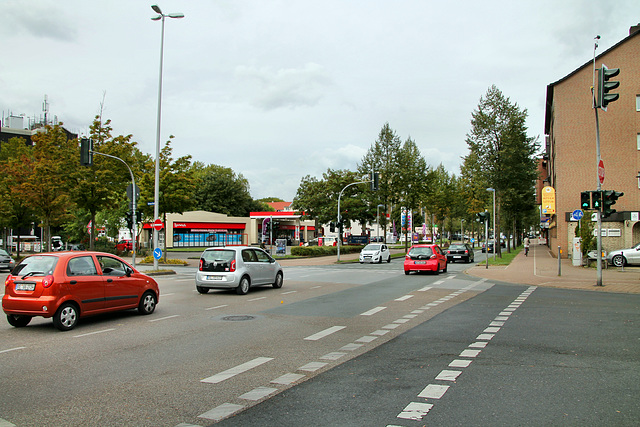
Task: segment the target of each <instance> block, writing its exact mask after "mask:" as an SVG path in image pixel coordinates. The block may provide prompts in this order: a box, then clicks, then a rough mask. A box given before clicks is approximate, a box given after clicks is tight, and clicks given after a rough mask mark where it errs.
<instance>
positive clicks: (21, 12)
mask: <svg viewBox="0 0 640 427" xmlns="http://www.w3.org/2000/svg"><path fill="white" fill-rule="evenodd" d="M57 4H58V3H57V2H56V3H53V2H52V3H43V2H34V3H33V4H32V3H31V2H21V1H9V2H4V4H3V5H2V9H3V10H2V14H0V34H6V35H12V36H15V35H16V34H19V35H30V36H33V37H36V38H43V39H53V40H58V41H64V42H70V41H74V40H76V38H77V35H78V33H77V30H76V26H75V25H73V22H72V20H71V19H69V17H68V16H67V15H65V14H63V13H62V11H63V9H62V8H60V7H59V6H57Z"/></svg>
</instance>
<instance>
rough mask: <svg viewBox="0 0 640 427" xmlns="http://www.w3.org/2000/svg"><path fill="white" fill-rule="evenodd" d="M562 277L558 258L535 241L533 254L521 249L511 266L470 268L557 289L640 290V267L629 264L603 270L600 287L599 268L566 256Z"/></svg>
mask: <svg viewBox="0 0 640 427" xmlns="http://www.w3.org/2000/svg"><path fill="white" fill-rule="evenodd" d="M560 272H561V276H558V259H557V258H554V257H553V256H551V253H550V252H549V248H547V247H546V246H544V245H537V244H532V245H531V248H530V249H529V256H528V257H525V256H524V251H523V252H520V253H519V254H518V255H517V256H516V257H515V258H514V259H513V261H512V262H511V264H509V265H508V266H491V265H490V266H489V268H488V269H487V268H486V265H485V264H481V265H476V266H474V267H471V268H469V269H467V270H466V273H467V274H469V275H471V276H476V277H482V278H486V279H489V280H497V281H502V282H509V283H521V284H524V285H535V286H549V287H554V288H566V289H583V290H590V291H604V292H622V293H634V294H638V293H640V269H638V268H637V267H626V268H625V269H624V271H621V269H619V268H616V267H612V266H609V268H607V269H605V268H603V269H602V284H603V286H596V282H597V270H596V268H595V267H593V268H585V267H574V266H573V265H572V263H571V260H570V259H562V260H561V267H560Z"/></svg>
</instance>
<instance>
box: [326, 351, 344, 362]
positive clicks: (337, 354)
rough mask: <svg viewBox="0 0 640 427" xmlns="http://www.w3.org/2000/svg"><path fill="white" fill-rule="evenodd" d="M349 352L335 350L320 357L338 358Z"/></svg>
mask: <svg viewBox="0 0 640 427" xmlns="http://www.w3.org/2000/svg"><path fill="white" fill-rule="evenodd" d="M346 355H347V353H342V352H340V351H333V352H331V353H327V354H325V355H324V356H322V357H320V359H324V360H338V359H340V358H341V357H342V356H346Z"/></svg>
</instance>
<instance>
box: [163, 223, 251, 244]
mask: <svg viewBox="0 0 640 427" xmlns="http://www.w3.org/2000/svg"><path fill="white" fill-rule="evenodd" d="M244 231H245V224H224V223H217V222H174V223H173V247H174V248H191V247H210V246H234V245H242V244H245V243H246V239H244V235H245V233H244Z"/></svg>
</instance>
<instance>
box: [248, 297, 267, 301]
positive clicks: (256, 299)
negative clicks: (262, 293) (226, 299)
mask: <svg viewBox="0 0 640 427" xmlns="http://www.w3.org/2000/svg"><path fill="white" fill-rule="evenodd" d="M261 299H267V297H258V298H251V299H250V300H247V301H258V300H261Z"/></svg>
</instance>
